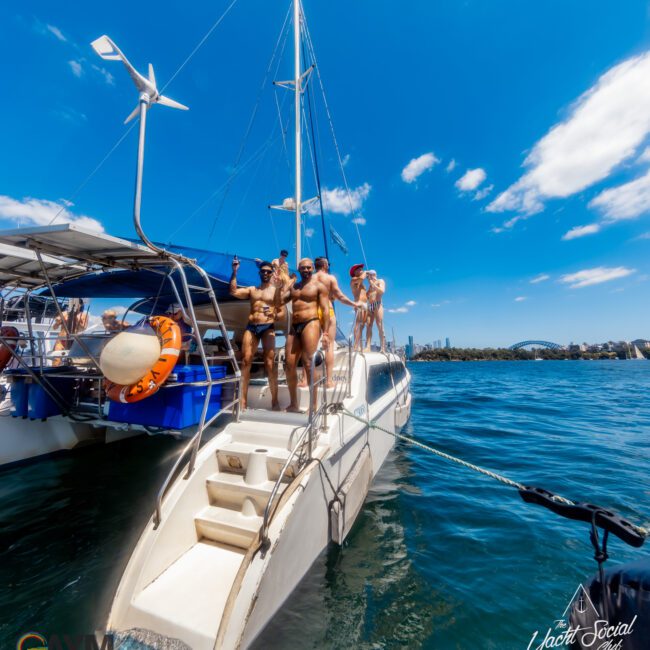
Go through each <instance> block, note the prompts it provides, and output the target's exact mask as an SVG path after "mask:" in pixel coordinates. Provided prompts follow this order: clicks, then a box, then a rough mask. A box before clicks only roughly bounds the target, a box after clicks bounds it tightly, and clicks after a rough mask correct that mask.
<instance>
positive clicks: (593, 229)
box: [562, 223, 601, 241]
mask: <svg viewBox="0 0 650 650" xmlns="http://www.w3.org/2000/svg"><path fill="white" fill-rule="evenodd" d="M600 229H601V226H600V224H597V223H590V224H589V225H587V226H575V227H573V228H571V230H569V231H568V232H565V233H564V235H562V239H563V240H564V241H568V240H569V239H577V238H578V237H584V236H585V235H595V234H596V233H597V232H600Z"/></svg>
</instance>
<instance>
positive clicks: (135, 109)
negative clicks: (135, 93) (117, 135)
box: [124, 104, 140, 124]
mask: <svg viewBox="0 0 650 650" xmlns="http://www.w3.org/2000/svg"><path fill="white" fill-rule="evenodd" d="M139 112H140V104H138V105H137V106H136V107H135V108H134V109H133V112H132V113H131V114H130V115H129V116H128V117H127V118H126V119H125V120H124V124H127V123H128V122H130V121H131V120H132V119H133V118H134V117H137V116H138V113H139Z"/></svg>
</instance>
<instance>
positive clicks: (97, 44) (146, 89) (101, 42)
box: [91, 36, 189, 124]
mask: <svg viewBox="0 0 650 650" xmlns="http://www.w3.org/2000/svg"><path fill="white" fill-rule="evenodd" d="M91 45H92V48H93V50H95V52H97V54H99V56H101V57H102V59H106V60H107V61H122V63H123V64H124V67H125V68H126V71H127V72H128V73H129V75H130V76H131V79H133V83H134V84H135V87H136V88H137V89H138V90H139V91H140V102H141V103H142V101H143V97H142V96H143V95H146V98H145V99H146V103H147V108H149V106H151V105H152V104H162V105H163V106H170V107H171V108H180V109H181V110H183V111H187V110H189V108H188V107H187V106H185V105H183V104H180V103H179V102H177V101H174V100H173V99H170V98H169V97H165V96H164V95H161V94H160V93H159V92H158V88H157V87H156V76H155V75H154V72H153V65H151V63H150V64H149V78H148V79H147V78H146V77H144V76H142V75H141V74H140V73H139V72H138V71H137V70H136V69H135V68H134V67H133V66H132V65H131V62H130V61H129V60H128V59H127V58H126V57H125V56H124V54H123V53H122V50H120V48H119V47H117V45H115V43H113V41H112V40H111V39H110V38H109V37H108V36H100V37H99V38H98V39H96V40H94V41H93V42H92V43H91ZM139 111H140V105H138V106H137V107H136V108H135V110H134V111H133V112H132V113H131V114H130V115H129V116H128V117H127V118H126V119H125V120H124V124H126V123H127V122H130V121H131V120H132V119H133V118H134V117H135V116H136V115H137V114H138V112H139Z"/></svg>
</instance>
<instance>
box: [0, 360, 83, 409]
mask: <svg viewBox="0 0 650 650" xmlns="http://www.w3.org/2000/svg"><path fill="white" fill-rule="evenodd" d="M34 370H35V371H36V372H37V374H40V372H41V369H40V368H34ZM65 372H66V368H43V374H45V375H47V374H50V373H57V374H60V373H65ZM7 374H9V375H10V376H11V403H12V406H11V415H12V416H13V417H15V418H27V417H29V418H30V419H31V420H44V419H45V418H48V417H51V416H53V415H60V414H61V409H60V408H59V406H58V404H57V403H56V402H55V401H54V400H53V399H52V398H51V397H50V396H49V395H48V394H47V393H46V392H45V390H44V389H43V388H42V386H41V385H40V384H37V383H36V382H35V381H34V379H33V378H32V377H31V375H28V374H26V373H25V372H24V371H23V370H21V369H16V370H9V371H7ZM47 381H48V382H49V383H50V385H51V386H52V388H53V389H54V390H56V391H57V392H58V393H59V395H61V397H62V398H63V400H64V401H65V402H69V401H70V400H71V399H72V395H73V393H74V385H75V380H74V379H72V378H70V379H67V378H66V377H47Z"/></svg>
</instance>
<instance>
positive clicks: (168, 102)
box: [158, 95, 190, 111]
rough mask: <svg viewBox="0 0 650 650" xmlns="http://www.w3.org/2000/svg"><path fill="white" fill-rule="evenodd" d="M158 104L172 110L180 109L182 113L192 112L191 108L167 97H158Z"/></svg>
mask: <svg viewBox="0 0 650 650" xmlns="http://www.w3.org/2000/svg"><path fill="white" fill-rule="evenodd" d="M158 103H159V104H162V105H163V106H170V107H171V108H180V109H181V110H182V111H189V110H190V108H189V106H185V104H181V103H180V102H177V101H175V100H173V99H169V97H165V96H164V95H159V96H158Z"/></svg>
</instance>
